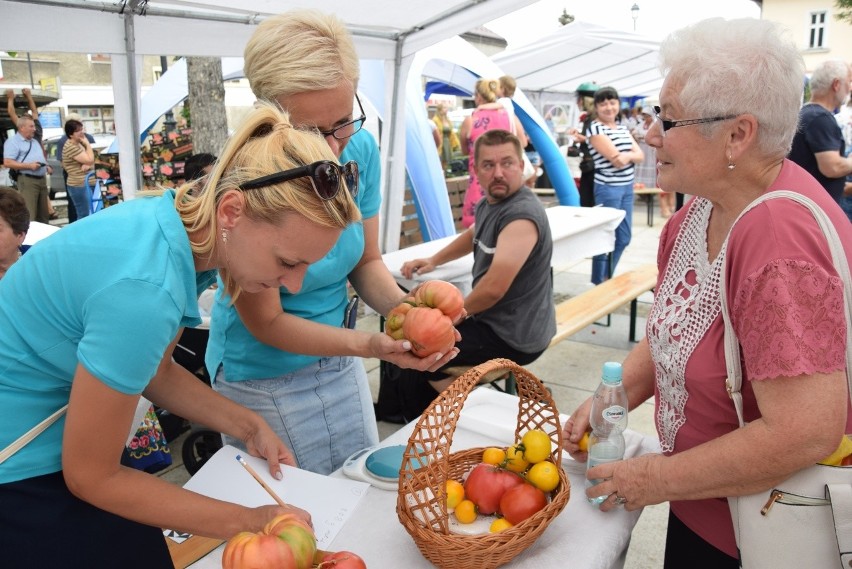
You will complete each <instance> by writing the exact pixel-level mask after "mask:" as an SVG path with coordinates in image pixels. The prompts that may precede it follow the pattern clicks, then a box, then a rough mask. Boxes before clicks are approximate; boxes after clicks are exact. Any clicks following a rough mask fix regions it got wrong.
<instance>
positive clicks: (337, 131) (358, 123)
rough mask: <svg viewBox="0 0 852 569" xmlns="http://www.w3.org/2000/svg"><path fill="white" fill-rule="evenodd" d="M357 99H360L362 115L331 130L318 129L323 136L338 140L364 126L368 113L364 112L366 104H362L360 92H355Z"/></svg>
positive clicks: (347, 136) (344, 138)
mask: <svg viewBox="0 0 852 569" xmlns="http://www.w3.org/2000/svg"><path fill="white" fill-rule="evenodd" d="M355 100H356V101H358V109H359V110H360V111H361V116H360V117H358V118H357V119H352V120H351V121H349V122H346V123H343V124H342V125H340V126H336V127H334V128H333V129H331V130H319V129H317V131H318V132H319V133H320V134H321V135H323V136H333V137H334V138H336V139H337V140H346V139H347V138H349V137H350V136H352V135H353V134H355V133H356V132H358V131H359V130H361V128H363V126H364V121H366V120H367V115H366V114H365V113H364V105H362V104H361V99H360V98H359V97H358V93H355Z"/></svg>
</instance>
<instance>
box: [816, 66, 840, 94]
mask: <svg viewBox="0 0 852 569" xmlns="http://www.w3.org/2000/svg"><path fill="white" fill-rule="evenodd" d="M835 79H840V80H841V81H848V80H849V64H848V63H846V62H845V61H841V60H839V59H831V60H829V61H823V62H822V63H821V64H820V66H819V67H817V68H816V69H815V70H814V72H813V74H812V75H811V92H812V93H820V94H823V93H827V92H828V91H830V90H831V84H832V83H834V80H835Z"/></svg>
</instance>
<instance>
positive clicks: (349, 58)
mask: <svg viewBox="0 0 852 569" xmlns="http://www.w3.org/2000/svg"><path fill="white" fill-rule="evenodd" d="M358 65H359V64H358V56H357V54H356V53H355V46H354V44H353V43H352V36H351V35H350V33H349V31H348V30H347V29H346V26H345V24H344V23H343V22H342V21H341V20H340V19H339V18H337V17H336V16H334V15H331V14H323V13H321V12H317V11H312V10H293V11H290V12H286V13H284V14H280V15H278V16H274V17H271V18H267V19H266V20H264V21H263V22H262V23H261V24H260V25H259V26H258V27H257V30H256V31H255V33H254V34H253V35H252V37H251V39H250V40H249V43H248V44H247V46H246V49H245V73H246V77H247V78H248V80H249V82H250V83H251V87H252V90H253V91H254V93H255V95H256V96H257V98H258V99H260V100H265V101H274V102H275V103H277V104H278V105H279V106H280V107H281V108H283V109H286V110H287V111H288V112H289V113H290V117H291V119H292V120H293V123H294V124H296V125H297V126H302V127H308V128H313V129H316V130H317V131H319V133H320V134H321V135H322V136H323V137H325V140H326V142H327V143H328V146H329V147H330V148H331V151H332V152H333V153H334V154H335V155H336V156H338V157H339V158H340V160H341V161H343V162H349V161H354V162H356V163H357V164H358V172H359V191H358V194H357V195H354V196H353V197H354V199H355V203H356V205H357V206H358V208H359V209H360V211H361V218H362V221H361V222H359V223H353V224H352V225H350V226H349V227H347V228H346V230H345V231H344V232H343V234H342V235H341V237H340V239H339V240H338V241H337V243H336V244H335V246H334V247H333V248H332V250H331V252H330V253H329V254H328V255H327V256H326V257H325V258H323V259H322V260H321V261H319V262H318V263H315V264H313V265H312V266H311V267H310V268H309V269H308V271H307V274H306V276H305V282H304V285H303V286H302V288H301V290H293V289H291V288H288V287H282V288H278V287H272V288H269V289H266V290H263V291H259V292H257V293H253V294H245V295H241V296H240V297H239V298H237V299H236V302H235V303H234V302H232V299H231V298H230V297H229V296H228V294H227V293H226V291H223V290H222V288H221V287H220V289H219V290H220V292H219V293H217V295H216V302H215V305H214V307H213V316H212V321H211V326H210V340H209V343H208V346H207V355H206V363H207V369H208V371H209V373H210V376H211V377H213V378H214V382H213V387H214V389H216V391H218V392H219V393H221V394H223V395H225V396H226V397H228V398H230V399H232V400H234V401H236V402H238V403H240V404H242V405H245V406H247V407H249V408H251V409H254V410H255V411H257V412H258V413H260V414H261V415H262V416H263V417H264V418H265V419H266V420H267V422H269V424H270V425H272V427H273V429H274V430H275V432H277V433H278V435H279V436H281V438H282V439H283V440H284V441H285V442H287V443H288V445H289V446H290V448H291V449H293V452H294V453H295V455H296V459H297V461H298V463H299V466H300V467H302V468H305V469H307V470H312V471H314V472H319V473H323V474H328V473H330V472H332V471H334V470H336V469H337V468H339V467H340V466H342V464H343V462H344V461H345V460H346V458H348V457H349V456H350V455H351V454H352V453H354V452H355V451H357V450H359V449H362V448H366V447H368V446H371V445H374V444H376V443H377V442H378V430H377V427H376V420H375V414H374V410H373V400H372V395H371V393H370V388H369V384H368V382H367V373H366V371H365V370H364V365H363V363H362V362H361V360H360V359H359V358H357V357H355V356H361V357H378V358H381V359H385V360H389V361H393V362H395V363H397V364H398V365H400V366H402V367H413V368H416V369H420V370H425V369H430V370H432V369H436V368H437V367H439V366H441V365H443V364H444V363H445V362H447V361H448V360H449V359H451V358H452V357H453V356H454V355H455V349H454V348H453V349H452V350H450V351H448V352H447V353H443V354H441V353H438V354H430V355H429V356H426V357H423V358H420V357H417V356H414V355H412V353H411V352H410V351H409V350H410V348H411V345H410V343H408V342H405V341H402V340H397V341H394V340H392V339H391V338H390V337H389V336H387V335H385V334H383V333H380V332H377V333H374V334H370V333H367V332H360V331H355V330H349V329H346V328H344V327H342V326H341V323H342V322H343V320H344V310H345V308H346V304H347V301H348V294H347V280H348V282H349V283H351V284H352V286H353V288H354V289H355V292H357V293H358V295H359V296H360V297H361V298H362V299H363V300H364V301H365V302H366V303H367V304H368V305H369V306H370V307H372V308H373V309H374V310H376V312H378V313H379V314H385V315H386V314H388V312H389V311H390V310H391V309H392V308H393V307H394V306H396V305H397V304H399V302H400V301H401V300H402V298H403V296H404V294H403V292H402V291H401V290H400V289H399V287H398V286H397V284H396V281H395V280H394V278H393V276H392V275H391V274H390V272H389V271H388V269H387V267H385V265H384V263H383V262H382V256H381V252H380V250H379V240H378V235H379V220H378V213H379V205H380V201H381V194H380V187H379V175H380V167H379V149H378V146H377V145H376V142H375V140H373V137H372V136H371V135H370V133H369V132H367V131H365V130H363V129H362V127H363V126H364V121H365V120H366V116H365V114H364V109H363V106H362V105H361V102H360V99H358V97H357V94H356V88H357V86H358V77H359V67H358ZM353 100H354V101H355V102H356V104H357V106H358V114H357V115H353V112H352V110H353ZM224 440H225V441H226V442H227V443H228V444H236V446H241V445H240V443H239V441H234V440H233V439H232V438H231V437H229V436H227V435H226V436H225V437H224Z"/></svg>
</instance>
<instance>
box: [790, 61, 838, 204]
mask: <svg viewBox="0 0 852 569" xmlns="http://www.w3.org/2000/svg"><path fill="white" fill-rule="evenodd" d="M850 88H852V68H851V67H850V66H849V64H848V63H846V62H845V61H837V60H833V61H825V62H823V63H822V64H821V65H820V66H819V67H817V68H816V70H815V71H814V72H813V75H811V100H810V101H809V102H808V103H807V104H806V105H804V106H803V107H802V110H801V111H800V112H799V129H798V130H797V131H796V135H795V136H794V137H793V146H792V148H791V150H790V154H789V156H788V158H789V159H790V160H792V161H793V162H795V163H796V164H798V165H799V166H801V167H802V168H804V169H805V170H807V171H808V172H809V173H810V174H811V175H812V176H813V177H814V178H816V179H817V181H818V182H819V183H820V184H822V186H823V187H824V188H825V189H826V191H827V192H828V193H829V195H831V197H832V198H834V201H836V202H837V203H840V199H841V198H842V197H843V187H844V183H845V178H846V176H848V175H849V174H850V173H852V158H850V157H848V156H846V142H845V141H844V139H843V132H842V131H841V129H840V125H838V124H837V120H836V119H835V118H834V112H835V111H836V110H837V109H838V108H839V107H840V106H841V105H843V104H844V103H845V102H846V100H847V99H848V98H849V91H850Z"/></svg>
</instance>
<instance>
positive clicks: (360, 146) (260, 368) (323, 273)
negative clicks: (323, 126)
mask: <svg viewBox="0 0 852 569" xmlns="http://www.w3.org/2000/svg"><path fill="white" fill-rule="evenodd" d="M349 160H355V161H356V162H357V163H358V168H359V173H360V175H359V189H358V195H357V196H356V197H355V203H356V204H358V208H359V209H360V210H361V216H362V218H364V219H367V218H370V217H374V216H376V215H378V213H379V206H380V205H381V199H382V198H381V187H380V185H379V179H380V166H379V148H378V146H377V145H376V141H375V140H374V139H373V136H372V135H371V134H370V133H369V132H367V131H366V130H360V131H358V132H357V133H355V135H354V136H353V137H352V138H351V139H350V140H349V144H347V145H346V148H345V149H344V150H343V154H342V155H341V156H340V162H341V163H343V162H348V161H349ZM363 254H364V226H363V225H362V223H361V222H358V223H353V224H351V225H350V226H349V227H347V228H346V229H345V230H344V231H343V233H342V234H341V236H340V238H339V239H338V240H337V243H336V244H335V246H334V247H333V248H332V249H331V251H330V252H329V253H328V255H326V256H325V257H323V258H322V259H321V260H320V261H318V262H316V263H314V264H312V265H310V266H309V267H308V271H307V274H306V275H305V280H304V282H303V283H302V288H301V290H300V291H299V292H298V294H290V293H288V292H287V291H286V289H284V288H283V287H282V288H281V289H280V294H281V306H282V307H283V308H284V310H285V311H286V312H288V313H289V314H293V315H295V316H299V317H301V318H305V319H307V320H312V321H314V322H319V323H321V324H329V325H331V326H340V325H341V324H342V323H343V311H344V309H345V307H346V302H347V295H346V279H347V277H348V275H349V273H350V272H352V269H354V268H355V266H356V265H357V264H358V262H359V261H360V260H361V257H362V256H363ZM230 301H231V299H230V297H229V296H227V295H225V294H224V293H223V287H222V286H221V283H220V286H219V290H218V291H217V292H216V301H215V304H214V305H213V312H212V317H211V321H210V340H209V341H208V343H207V355H206V358H205V363H206V364H207V370H208V372H209V373H210V377H216V371H217V370H218V369H219V366H220V365H224V367H225V373H226V376H227V379H228V381H245V380H248V379H264V378H270V377H277V376H279V375H283V374H285V373H288V372H291V371H293V370H297V369H300V368H302V367H305V366H306V365H308V364H310V363H312V362H315V361H317V360H319V357H317V356H306V355H300V354H293V353H290V352H284V351H281V350H278V349H277V348H273V347H271V346H268V345H266V344H263V343H261V342H259V341H258V340H256V339H255V338H254V336H252V335H251V333H250V332H249V331H248V330H247V329H246V327H245V326H244V325H243V323H242V321H241V320H240V317H239V314H237V310H236V309H235V308H234V307H233V306H230ZM293 333H295V334H298V333H299V331H298V330H293Z"/></svg>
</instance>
